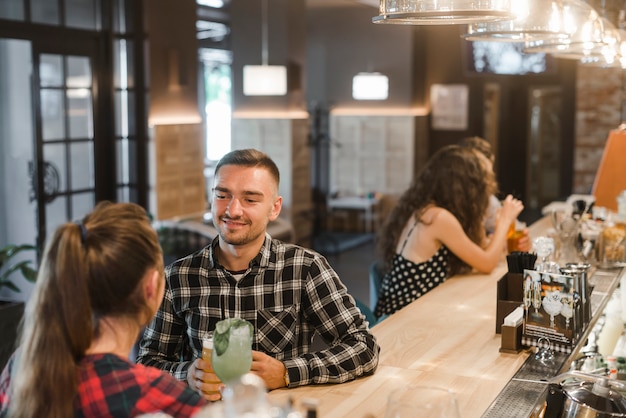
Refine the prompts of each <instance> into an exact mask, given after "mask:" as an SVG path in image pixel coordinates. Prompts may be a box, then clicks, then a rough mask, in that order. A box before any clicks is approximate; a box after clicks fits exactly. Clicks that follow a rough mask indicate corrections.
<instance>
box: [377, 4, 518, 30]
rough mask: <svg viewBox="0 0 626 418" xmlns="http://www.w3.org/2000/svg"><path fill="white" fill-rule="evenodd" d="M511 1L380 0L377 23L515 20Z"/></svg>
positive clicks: (443, 23) (456, 22)
mask: <svg viewBox="0 0 626 418" xmlns="http://www.w3.org/2000/svg"><path fill="white" fill-rule="evenodd" d="M514 17H515V15H514V14H513V12H512V11H511V2H510V0H380V7H379V15H378V16H374V17H373V18H372V22H374V23H389V24H400V25H449V24H470V23H475V22H492V21H498V20H509V19H513V18H514Z"/></svg>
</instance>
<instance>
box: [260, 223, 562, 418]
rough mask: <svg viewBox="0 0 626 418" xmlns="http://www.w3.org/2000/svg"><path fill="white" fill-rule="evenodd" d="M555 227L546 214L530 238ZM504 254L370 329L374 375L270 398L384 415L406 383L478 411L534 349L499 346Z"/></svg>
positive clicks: (468, 417) (340, 413) (322, 410)
mask: <svg viewBox="0 0 626 418" xmlns="http://www.w3.org/2000/svg"><path fill="white" fill-rule="evenodd" d="M549 227H550V221H549V219H548V218H547V217H544V218H542V219H541V220H540V221H538V222H536V223H534V224H533V225H531V226H530V228H529V233H530V237H531V239H533V238H535V237H537V236H540V235H541V234H542V233H543V232H544V231H545V230H547V229H548V228H549ZM505 273H506V264H505V262H504V256H503V259H502V262H501V263H500V264H499V265H498V266H497V267H496V268H495V269H494V270H493V271H492V272H491V274H468V275H460V276H455V277H452V278H450V279H448V280H447V281H446V282H445V283H443V284H441V285H440V286H438V287H437V288H435V289H433V290H432V291H430V292H429V293H427V294H426V295H424V296H422V297H421V298H420V299H419V300H417V301H415V302H413V303H412V304H410V305H408V306H407V307H405V308H404V309H402V310H400V311H398V312H396V313H395V314H393V315H391V316H390V317H388V318H387V319H385V320H384V321H382V322H380V323H379V324H377V325H375V326H374V327H373V328H372V333H373V334H374V336H375V337H376V339H377V341H378V343H379V345H380V347H381V354H380V362H379V366H378V370H377V371H376V373H375V374H374V375H372V376H368V377H364V378H360V379H357V380H355V381H353V382H348V383H344V384H340V385H311V386H306V387H301V388H295V389H279V390H274V391H272V392H270V394H269V396H270V399H271V400H272V401H273V402H287V400H288V399H289V398H292V399H293V400H294V401H295V402H296V404H297V403H298V402H300V401H301V400H302V399H303V398H315V399H317V400H318V402H319V404H318V416H319V417H320V418H331V417H347V416H349V417H354V418H365V417H368V418H371V417H383V416H384V412H385V407H386V403H387V397H388V395H389V393H390V392H391V391H392V390H393V389H395V388H397V387H400V386H404V385H406V384H407V383H409V382H411V383H417V384H421V385H429V386H442V387H446V388H449V389H452V390H453V391H455V392H456V393H457V399H458V403H459V409H460V411H461V416H462V417H463V418H472V417H480V416H482V414H483V413H484V411H485V410H487V408H488V407H489V406H490V404H491V403H492V402H493V401H494V399H495V398H496V397H497V395H498V394H499V393H500V391H501V390H502V389H503V388H504V387H505V385H506V384H507V383H508V382H509V380H510V379H511V378H512V377H513V376H514V374H515V373H516V371H517V370H518V369H519V368H520V366H521V365H522V364H523V363H524V361H525V360H526V358H527V357H528V355H529V353H528V352H525V351H522V352H521V353H519V354H507V353H500V352H499V349H500V345H501V336H500V335H499V334H495V331H494V328H495V317H496V299H497V296H496V284H497V281H498V279H500V278H501V277H502V276H503V275H504V274H505Z"/></svg>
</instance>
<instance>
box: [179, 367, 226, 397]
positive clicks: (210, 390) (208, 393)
mask: <svg viewBox="0 0 626 418" xmlns="http://www.w3.org/2000/svg"><path fill="white" fill-rule="evenodd" d="M187 383H188V384H189V387H190V388H191V389H193V390H196V391H198V392H200V393H202V395H203V396H204V397H205V398H206V399H207V400H209V401H219V400H220V399H221V398H222V389H223V388H224V384H223V383H222V382H221V381H220V379H219V377H217V375H216V374H215V372H214V371H213V367H211V363H209V362H207V361H203V360H202V359H200V358H199V359H196V360H195V361H194V362H193V363H191V366H189V369H188V370H187Z"/></svg>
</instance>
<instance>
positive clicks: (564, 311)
mask: <svg viewBox="0 0 626 418" xmlns="http://www.w3.org/2000/svg"><path fill="white" fill-rule="evenodd" d="M561 296H562V297H561V303H562V306H561V312H560V314H561V315H563V317H564V318H565V328H568V327H569V321H570V319H571V318H572V317H573V316H574V298H573V297H572V295H570V294H568V293H563V294H562V295H561Z"/></svg>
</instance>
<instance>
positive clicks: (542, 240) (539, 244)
mask: <svg viewBox="0 0 626 418" xmlns="http://www.w3.org/2000/svg"><path fill="white" fill-rule="evenodd" d="M533 249H534V250H535V253H537V257H538V258H537V260H538V261H537V263H536V264H535V270H537V271H538V272H541V273H559V264H558V263H556V262H554V261H552V260H551V257H552V255H554V239H553V238H550V237H537V238H535V240H534V241H533Z"/></svg>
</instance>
